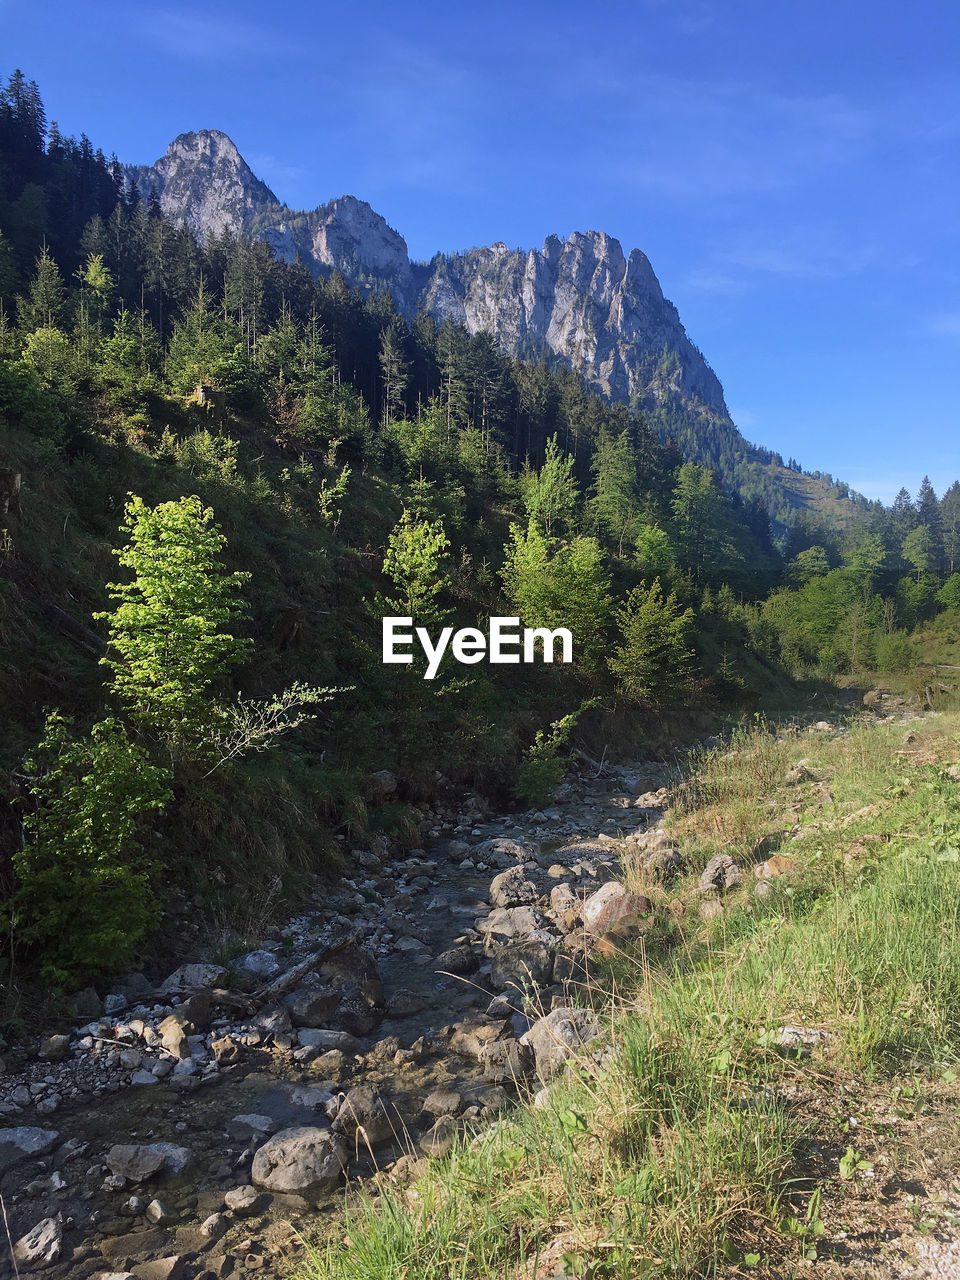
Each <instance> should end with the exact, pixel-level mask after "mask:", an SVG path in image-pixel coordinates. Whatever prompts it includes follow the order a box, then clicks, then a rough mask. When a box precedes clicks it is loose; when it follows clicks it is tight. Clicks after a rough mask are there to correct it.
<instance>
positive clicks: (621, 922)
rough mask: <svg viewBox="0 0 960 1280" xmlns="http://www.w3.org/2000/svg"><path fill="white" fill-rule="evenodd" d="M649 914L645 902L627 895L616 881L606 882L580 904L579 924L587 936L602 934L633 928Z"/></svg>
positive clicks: (624, 889) (639, 896)
mask: <svg viewBox="0 0 960 1280" xmlns="http://www.w3.org/2000/svg"><path fill="white" fill-rule="evenodd" d="M652 910H653V904H652V903H651V901H650V899H649V898H645V897H644V896H643V894H640V893H631V892H630V891H629V890H628V889H627V887H626V886H625V885H623V884H621V883H620V881H619V880H608V881H607V883H606V884H604V885H601V886H600V888H599V889H597V891H596V892H595V893H592V894H591V895H590V897H589V898H587V900H586V902H585V903H584V904H583V912H582V914H583V923H584V927H585V928H587V929H588V930H589V931H590V932H591V933H595V934H600V933H606V932H607V930H609V929H614V928H620V929H622V928H626V927H628V926H629V925H633V924H637V923H639V922H640V921H641V920H642V919H643V918H644V916H648V915H649V914H650V913H651V911H652Z"/></svg>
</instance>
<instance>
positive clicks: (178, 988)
mask: <svg viewBox="0 0 960 1280" xmlns="http://www.w3.org/2000/svg"><path fill="white" fill-rule="evenodd" d="M226 975H227V971H226V969H224V968H223V967H222V965H219V964H182V965H181V966H180V968H179V969H175V970H174V971H173V973H171V974H170V977H169V978H166V979H165V980H164V982H163V983H162V984H161V987H160V990H161V991H162V992H163V993H164V994H165V995H179V994H180V993H181V992H182V991H196V990H198V989H199V988H207V987H215V986H216V985H217V983H218V982H219V981H220V979H221V978H225V977H226Z"/></svg>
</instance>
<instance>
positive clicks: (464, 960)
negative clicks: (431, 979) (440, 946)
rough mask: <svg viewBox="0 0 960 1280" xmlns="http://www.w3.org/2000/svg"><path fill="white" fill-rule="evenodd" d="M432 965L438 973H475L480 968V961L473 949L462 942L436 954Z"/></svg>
mask: <svg viewBox="0 0 960 1280" xmlns="http://www.w3.org/2000/svg"><path fill="white" fill-rule="evenodd" d="M433 967H434V969H435V970H436V971H437V972H439V973H455V974H467V973H476V971H477V970H478V969H479V968H480V961H479V959H478V958H477V953H476V952H475V951H474V949H473V948H472V947H470V946H468V945H467V944H466V943H462V944H461V945H460V946H458V947H451V948H450V950H449V951H444V952H442V953H441V954H440V955H438V956H437V958H436V960H434V962H433Z"/></svg>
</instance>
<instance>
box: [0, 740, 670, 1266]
mask: <svg viewBox="0 0 960 1280" xmlns="http://www.w3.org/2000/svg"><path fill="white" fill-rule="evenodd" d="M673 773H674V770H672V769H671V767H670V766H669V765H668V764H667V763H666V762H663V761H655V762H648V763H644V764H643V765H638V766H634V767H632V768H619V769H613V770H610V769H608V770H606V771H605V774H606V776H604V777H603V778H590V777H587V778H584V779H580V780H571V781H568V783H567V784H565V786H564V788H563V789H562V791H561V794H560V796H559V797H558V800H557V802H556V803H555V805H554V806H553V807H551V808H550V809H548V810H546V811H544V812H537V813H531V814H526V815H522V816H521V817H520V818H518V817H517V816H516V815H513V816H511V817H508V818H497V819H493V820H486V819H485V817H484V815H483V814H482V813H481V812H480V810H479V807H478V805H477V804H476V803H475V802H474V803H473V804H472V805H471V806H470V807H468V808H467V809H466V811H463V812H461V813H459V814H457V815H449V814H447V815H436V814H434V815H428V817H427V820H426V822H425V834H426V835H427V837H428V838H429V837H432V839H430V848H429V852H427V851H426V850H423V849H421V850H414V851H413V852H411V853H409V854H406V855H405V856H400V857H393V858H390V857H383V856H379V855H378V854H376V853H374V852H371V851H370V850H366V849H360V850H355V851H353V855H352V863H353V866H354V867H355V868H356V871H355V874H354V875H353V877H352V878H351V879H347V880H344V881H341V882H340V883H338V884H337V885H336V886H330V885H320V884H318V887H317V891H316V894H315V901H314V904H313V909H312V910H311V911H310V912H309V913H306V914H303V915H300V916H298V917H297V918H295V919H292V920H290V921H289V922H288V923H287V925H286V926H285V927H284V928H283V929H280V930H273V931H270V932H269V933H268V934H267V936H265V938H264V939H263V941H262V943H261V944H260V945H258V946H257V947H256V948H255V949H254V950H252V951H249V952H247V953H245V954H244V955H241V956H239V957H238V958H237V959H236V960H235V961H234V962H233V964H232V966H231V967H230V970H229V971H228V970H227V969H225V968H223V967H221V966H219V965H216V964H212V963H210V962H208V961H205V960H202V959H201V960H196V961H188V962H187V963H185V964H183V965H181V966H179V967H178V968H177V969H176V970H175V971H174V972H172V973H170V974H169V975H168V976H167V977H166V978H165V979H164V980H163V981H162V982H161V983H160V984H159V985H157V986H154V985H153V984H151V983H150V982H149V981H148V980H147V979H146V978H145V977H144V975H142V974H131V975H128V976H127V977H126V978H125V979H124V981H123V982H121V983H119V984H117V985H116V986H115V988H114V989H112V990H111V991H109V992H106V993H105V995H104V998H103V999H102V1000H101V998H100V995H98V994H97V993H96V992H87V993H84V998H85V999H87V1000H89V1002H90V1004H89V1006H88V1008H87V1011H86V1013H85V1014H84V1016H83V1021H81V1022H78V1024H77V1025H76V1026H74V1027H72V1028H69V1029H68V1028H61V1029H59V1030H58V1031H57V1032H56V1033H55V1034H52V1035H47V1036H45V1037H43V1039H42V1041H41V1043H40V1045H39V1046H38V1052H37V1053H36V1054H35V1055H31V1056H30V1057H29V1058H28V1059H27V1060H26V1061H21V1062H19V1063H8V1065H7V1068H6V1070H5V1072H4V1074H2V1075H0V1194H2V1197H3V1209H4V1213H5V1222H4V1223H3V1224H0V1241H3V1244H2V1245H0V1275H2V1274H3V1270H2V1268H3V1266H6V1268H7V1270H8V1271H9V1273H10V1274H11V1275H13V1274H16V1273H17V1272H19V1274H20V1275H31V1274H35V1273H42V1274H43V1275H44V1276H45V1277H49V1278H50V1280H59V1278H60V1277H64V1278H66V1277H86V1276H100V1277H106V1276H111V1277H118V1276H127V1277H129V1276H131V1275H132V1276H135V1277H137V1280H177V1278H178V1277H182V1278H183V1280H199V1278H200V1277H202V1278H203V1280H210V1278H211V1277H234V1278H235V1277H238V1276H240V1275H246V1274H247V1273H248V1272H256V1271H259V1272H261V1273H262V1274H263V1275H265V1276H277V1277H280V1276H284V1275H288V1274H289V1273H290V1271H291V1270H292V1269H293V1267H294V1265H295V1262H296V1260H297V1258H298V1257H302V1251H303V1245H302V1241H301V1238H300V1233H301V1232H303V1233H311V1232H314V1231H315V1230H316V1228H317V1225H318V1221H321V1222H322V1220H323V1219H324V1217H331V1218H332V1217H333V1216H334V1215H336V1214H337V1213H338V1212H340V1211H341V1210H342V1207H343V1196H344V1188H345V1186H347V1185H351V1186H357V1185H358V1184H363V1183H364V1182H365V1181H367V1180H369V1179H370V1178H372V1177H375V1176H380V1177H382V1176H387V1177H391V1178H395V1179H403V1178H405V1177H408V1176H411V1175H412V1174H413V1173H415V1172H416V1170H417V1168H418V1167H419V1164H420V1162H421V1161H425V1160H428V1159H430V1158H431V1157H434V1156H437V1155H441V1154H442V1153H444V1152H445V1151H447V1150H448V1149H449V1147H450V1145H451V1144H452V1142H453V1141H454V1139H455V1136H456V1134H457V1133H458V1132H459V1131H461V1130H463V1129H466V1128H471V1127H472V1128H476V1127H482V1126H483V1125H484V1124H486V1123H489V1122H491V1121H492V1120H494V1119H495V1118H496V1116H497V1115H498V1114H500V1113H501V1112H502V1111H503V1109H504V1108H506V1107H509V1106H510V1105H512V1103H513V1102H514V1101H515V1099H516V1098H517V1096H518V1093H520V1092H523V1093H524V1094H529V1093H530V1092H532V1091H536V1090H538V1089H540V1088H544V1087H546V1086H547V1085H548V1083H549V1080H550V1079H551V1077H552V1075H553V1074H554V1073H555V1072H556V1071H557V1070H558V1069H559V1068H560V1067H561V1066H562V1064H563V1062H564V1060H565V1059H566V1058H567V1057H568V1056H569V1055H570V1053H571V1052H574V1051H576V1052H578V1053H587V1054H593V1055H595V1056H596V1057H597V1059H598V1060H601V1059H602V1056H603V1054H604V1053H605V1052H609V1050H608V1049H606V1050H605V1048H604V1045H603V1040H602V1036H598V1035H597V1033H598V1031H599V1028H598V1026H597V1022H596V1019H595V1018H594V1016H593V1014H592V1013H591V1012H590V1010H589V1007H588V1005H589V998H588V997H589V990H588V989H589V982H590V978H589V973H590V968H591V959H592V957H593V956H595V955H596V954H597V953H598V951H599V952H600V953H602V952H603V950H604V947H605V946H606V947H609V946H611V945H615V942H616V939H617V938H618V937H620V936H622V934H623V933H624V931H629V930H631V929H635V928H642V927H645V926H646V925H647V924H649V923H650V922H651V920H652V919H653V915H654V907H653V904H652V903H651V902H650V901H649V900H648V899H647V898H645V897H643V896H641V895H635V894H630V893H628V892H627V891H626V889H625V888H624V886H623V884H622V883H621V879H620V877H621V874H622V866H621V860H622V858H623V855H624V853H625V852H626V851H630V852H632V854H633V855H634V856H639V857H642V858H643V859H644V861H645V863H646V864H647V866H648V868H649V870H650V873H651V875H652V876H653V877H654V878H655V879H656V878H658V879H660V880H662V881H668V880H669V878H670V877H671V876H672V874H673V873H674V871H676V870H677V869H679V867H680V866H681V865H682V860H681V859H680V856H679V854H678V853H677V852H676V851H675V850H674V849H673V848H672V846H671V843H670V839H669V837H668V836H667V834H666V833H665V832H663V831H661V830H658V819H659V817H660V816H661V814H662V811H663V808H664V807H665V805H666V803H667V796H668V793H667V790H666V784H667V783H668V782H669V780H670V778H671V776H673ZM442 817H446V818H448V819H449V818H453V819H454V820H452V821H447V822H443V821H442V820H441V818H442ZM5 1237H6V1238H5ZM14 1268H16V1270H14Z"/></svg>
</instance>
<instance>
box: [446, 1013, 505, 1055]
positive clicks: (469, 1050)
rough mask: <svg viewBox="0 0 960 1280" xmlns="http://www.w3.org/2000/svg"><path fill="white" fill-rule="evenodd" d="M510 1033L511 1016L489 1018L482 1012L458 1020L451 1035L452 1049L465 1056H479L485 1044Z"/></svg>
mask: <svg viewBox="0 0 960 1280" xmlns="http://www.w3.org/2000/svg"><path fill="white" fill-rule="evenodd" d="M509 1033H510V1019H509V1018H487V1017H484V1016H483V1015H482V1014H481V1015H479V1016H477V1017H471V1018H464V1019H463V1020H462V1021H461V1022H458V1023H457V1024H456V1025H455V1027H454V1029H453V1034H452V1035H451V1037H450V1049H451V1051H452V1052H453V1053H460V1054H462V1055H463V1056H464V1057H465V1058H479V1057H480V1054H481V1052H482V1050H483V1048H484V1046H485V1045H488V1044H490V1043H491V1042H492V1041H494V1040H500V1039H502V1038H503V1037H504V1036H506V1035H509Z"/></svg>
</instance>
